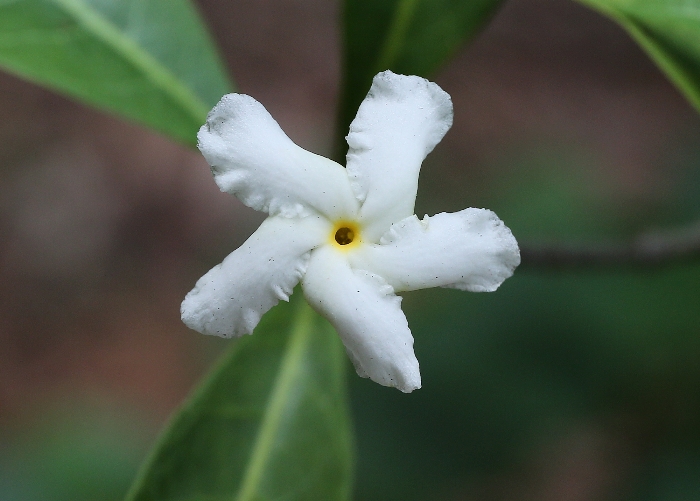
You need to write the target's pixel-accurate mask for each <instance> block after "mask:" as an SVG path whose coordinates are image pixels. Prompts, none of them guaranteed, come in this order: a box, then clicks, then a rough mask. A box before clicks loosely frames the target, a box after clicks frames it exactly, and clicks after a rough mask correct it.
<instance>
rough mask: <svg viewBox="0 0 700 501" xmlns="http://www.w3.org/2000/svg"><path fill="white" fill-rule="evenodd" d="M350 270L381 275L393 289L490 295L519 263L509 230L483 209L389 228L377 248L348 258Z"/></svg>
mask: <svg viewBox="0 0 700 501" xmlns="http://www.w3.org/2000/svg"><path fill="white" fill-rule="evenodd" d="M348 258H349V259H350V264H351V266H352V267H353V268H356V269H358V268H359V269H364V270H368V271H369V272H371V273H376V274H378V275H380V276H382V277H383V278H384V279H385V280H386V281H387V282H388V283H389V284H390V285H391V286H392V287H393V288H394V289H395V290H396V291H399V292H400V291H408V290H415V289H424V288H427V287H452V288H455V289H461V290H468V291H472V292H491V291H494V290H496V289H497V288H498V286H499V285H501V283H502V282H503V281H504V280H505V279H506V278H508V277H510V276H511V275H512V274H513V270H514V269H515V268H516V267H517V266H518V265H519V264H520V250H519V249H518V243H517V242H516V241H515V238H514V237H513V234H512V233H511V231H510V230H509V229H508V228H507V227H506V226H505V225H504V224H503V221H501V220H500V219H498V216H496V214H494V213H493V212H491V211H490V210H486V209H464V210H462V211H460V212H455V213H451V214H448V213H444V212H443V213H441V214H437V215H435V216H433V217H428V216H425V218H424V219H423V220H422V221H420V220H419V219H418V218H417V217H416V216H411V217H408V218H406V219H404V220H403V221H401V222H399V223H396V224H394V225H393V226H392V227H391V229H390V230H389V231H388V232H387V233H386V234H385V235H384V236H383V237H382V239H381V241H380V245H364V246H362V247H360V248H358V249H357V250H356V251H353V252H352V253H349V254H348Z"/></svg>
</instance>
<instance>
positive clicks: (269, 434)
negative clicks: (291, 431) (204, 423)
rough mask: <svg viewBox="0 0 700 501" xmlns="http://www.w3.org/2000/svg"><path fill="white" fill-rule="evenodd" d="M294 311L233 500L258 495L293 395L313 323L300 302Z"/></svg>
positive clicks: (248, 499) (241, 499)
mask: <svg viewBox="0 0 700 501" xmlns="http://www.w3.org/2000/svg"><path fill="white" fill-rule="evenodd" d="M298 308H299V309H298V312H297V315H296V319H295V322H294V330H293V331H292V333H291V335H290V337H289V342H288V344H287V347H286V349H285V354H284V358H283V360H282V364H281V367H280V371H279V373H278V375H277V378H276V379H275V382H274V384H273V387H272V392H271V393H270V397H269V399H268V401H267V404H266V406H265V411H264V413H263V418H262V423H261V425H260V428H259V430H258V433H257V436H256V438H255V442H254V445H253V448H252V450H251V454H250V461H249V462H248V468H247V469H246V471H245V473H244V474H243V478H242V481H241V488H240V490H239V492H238V496H237V497H236V499H237V501H250V500H253V499H256V495H259V492H258V488H259V485H260V480H261V479H262V477H263V475H264V473H265V466H266V464H267V462H268V460H269V458H270V456H271V453H272V449H273V447H274V445H275V438H276V436H277V432H278V430H279V427H280V424H281V421H282V416H283V414H284V413H283V410H284V408H285V406H286V404H287V401H288V398H289V396H290V395H293V394H294V392H293V391H292V389H293V385H294V382H295V381H296V379H297V375H298V374H299V372H300V368H301V367H302V364H301V363H300V362H301V359H302V358H303V356H304V352H305V348H306V343H307V341H308V339H309V336H310V332H311V323H312V321H313V313H312V311H311V308H310V307H309V306H308V305H307V304H306V303H305V302H304V301H301V302H300V303H299V307H298Z"/></svg>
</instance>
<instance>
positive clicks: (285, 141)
mask: <svg viewBox="0 0 700 501" xmlns="http://www.w3.org/2000/svg"><path fill="white" fill-rule="evenodd" d="M197 139H198V146H199V149H200V150H201V151H202V154H203V155H204V157H205V158H206V159H207V162H209V165H211V170H212V173H213V174H214V179H215V181H216V184H217V185H218V186H219V188H220V189H221V191H225V192H228V193H231V194H233V195H235V196H237V197H238V198H239V199H240V200H241V201H242V202H243V203H244V204H246V205H247V206H249V207H252V208H253V209H255V210H259V211H264V212H268V213H269V214H270V215H276V214H282V215H283V216H286V217H294V216H305V215H308V214H309V213H310V211H309V209H313V210H315V211H318V212H320V213H321V214H324V215H326V216H327V217H329V218H331V219H337V218H339V217H344V216H346V215H347V214H348V213H352V214H354V213H355V211H356V210H357V207H358V203H357V200H356V199H355V197H354V195H353V193H352V190H351V188H350V183H349V181H348V177H347V172H346V170H345V169H344V168H343V167H342V166H341V165H339V164H337V163H335V162H333V161H332V160H329V159H327V158H324V157H322V156H319V155H315V154H314V153H311V152H309V151H306V150H304V149H303V148H300V147H299V146H297V145H296V144H294V143H293V142H292V140H291V139H289V138H288V137H287V135H286V134H285V133H284V132H283V131H282V129H281V128H280V126H279V124H278V123H277V122H276V121H275V119H274V118H272V117H271V116H270V114H269V113H268V112H267V110H266V109H265V108H264V107H263V105H262V104H260V103H259V102H257V101H256V100H255V99H253V98H252V97H250V96H246V95H244V94H227V95H226V96H224V97H223V98H221V101H219V103H218V104H217V105H216V106H214V108H213V109H212V110H211V111H210V112H209V115H208V116H207V122H206V123H205V124H204V125H203V126H202V127H201V129H199V134H198V135H197Z"/></svg>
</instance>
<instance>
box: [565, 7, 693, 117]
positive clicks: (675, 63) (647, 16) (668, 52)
mask: <svg viewBox="0 0 700 501" xmlns="http://www.w3.org/2000/svg"><path fill="white" fill-rule="evenodd" d="M578 1H579V2H580V3H582V4H584V5H586V6H587V7H590V8H592V9H594V10H597V11H598V12H600V13H602V14H604V15H606V16H607V17H610V18H611V19H612V20H613V21H615V22H617V23H618V24H619V25H620V26H622V27H623V28H624V29H625V30H626V31H627V32H628V33H629V35H630V36H631V37H632V38H633V39H634V40H635V41H636V42H637V43H638V44H639V45H640V46H641V47H642V48H643V49H644V50H645V51H646V52H647V54H648V55H649V57H650V58H651V59H652V60H653V61H654V62H655V63H656V64H657V66H659V68H660V69H661V70H662V71H663V72H664V73H665V74H666V75H667V77H668V78H669V80H671V82H672V83H673V84H674V85H676V87H678V89H679V90H680V91H681V93H682V94H683V95H684V96H685V97H686V98H687V99H688V101H690V103H691V104H692V105H693V106H694V107H695V108H696V109H697V110H698V111H700V1H699V0H578Z"/></svg>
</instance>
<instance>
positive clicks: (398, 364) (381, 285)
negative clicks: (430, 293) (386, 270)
mask: <svg viewBox="0 0 700 501" xmlns="http://www.w3.org/2000/svg"><path fill="white" fill-rule="evenodd" d="M302 287H303V289H304V295H305V296H306V299H307V300H308V301H309V304H310V305H311V306H312V307H313V308H314V309H315V310H316V311H318V312H319V313H320V314H321V315H323V316H324V317H326V318H327V319H328V320H329V321H330V322H331V324H333V327H335V329H336V331H338V334H339V335H340V337H341V339H342V340H343V343H344V344H345V348H346V350H347V352H348V355H349V356H350V359H351V360H352V362H353V364H354V365H355V369H356V370H357V373H358V374H359V375H360V376H362V377H369V378H370V379H372V380H373V381H376V382H377V383H379V384H382V385H384V386H393V387H396V388H398V389H399V390H401V391H403V392H405V393H409V392H411V391H413V390H415V389H417V388H420V371H419V369H418V361H417V360H416V356H415V355H414V353H413V336H411V331H410V330H409V328H408V322H407V321H406V317H405V316H404V314H403V312H402V311H401V298H400V297H398V296H396V295H394V293H393V292H394V291H393V289H392V288H391V287H390V286H389V285H387V284H386V282H385V281H384V280H382V279H381V278H380V277H378V276H376V275H373V274H371V273H368V272H366V271H353V270H352V269H351V268H350V266H349V265H348V262H347V260H346V259H345V256H344V254H343V253H341V252H338V251H337V250H335V249H333V248H332V247H330V246H324V247H320V248H318V249H316V250H315V251H313V253H312V254H311V260H310V261H309V266H308V268H307V270H306V275H304V279H303V281H302Z"/></svg>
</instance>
